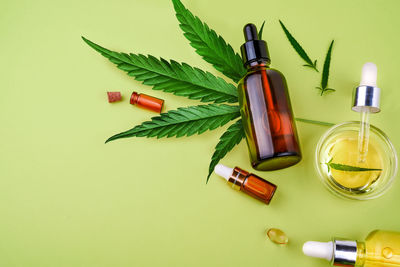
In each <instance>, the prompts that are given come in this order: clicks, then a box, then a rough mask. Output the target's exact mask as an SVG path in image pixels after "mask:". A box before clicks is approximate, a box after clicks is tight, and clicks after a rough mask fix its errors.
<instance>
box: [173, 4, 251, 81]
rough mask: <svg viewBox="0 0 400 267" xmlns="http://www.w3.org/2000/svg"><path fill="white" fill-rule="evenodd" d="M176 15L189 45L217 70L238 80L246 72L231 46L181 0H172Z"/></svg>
mask: <svg viewBox="0 0 400 267" xmlns="http://www.w3.org/2000/svg"><path fill="white" fill-rule="evenodd" d="M172 2H173V3H174V8H175V11H176V17H177V19H178V20H179V22H180V25H179V26H180V27H181V29H182V30H183V32H184V35H185V37H186V38H187V39H188V40H189V41H190V45H191V46H192V47H193V48H195V49H196V52H197V53H198V54H199V55H200V56H202V57H203V59H204V60H205V61H207V62H208V63H210V64H212V65H213V66H214V67H215V68H216V69H217V70H218V71H220V72H222V73H223V74H225V75H226V76H227V77H229V78H231V79H232V80H233V81H235V82H238V81H239V80H240V79H241V78H242V77H243V76H244V74H245V73H246V70H245V68H244V67H243V62H242V59H241V58H240V56H239V54H237V53H235V52H234V51H233V49H232V46H230V45H229V44H227V43H226V42H225V40H224V39H223V38H222V37H221V36H220V35H217V34H216V33H215V31H214V30H212V29H210V28H209V27H208V25H207V24H205V23H203V22H202V21H201V20H200V19H199V18H198V17H195V16H194V15H193V14H192V13H191V12H190V11H189V10H188V9H186V8H185V7H184V6H183V4H182V3H181V1H179V0H172Z"/></svg>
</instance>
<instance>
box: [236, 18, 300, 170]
mask: <svg viewBox="0 0 400 267" xmlns="http://www.w3.org/2000/svg"><path fill="white" fill-rule="evenodd" d="M244 34H245V38H246V43H245V44H244V45H243V46H242V47H241V51H242V57H243V61H244V66H245V67H246V69H247V73H246V75H245V76H244V77H243V78H242V79H241V80H240V82H239V85H238V90H239V91H238V95H239V104H240V112H241V115H242V122H243V128H244V131H245V134H246V141H247V146H248V149H249V154H250V160H251V164H252V166H253V167H254V168H255V169H257V170H277V169H282V168H286V167H289V166H291V165H294V164H296V163H298V162H299V161H300V160H301V152H300V146H299V140H298V136H297V130H296V125H295V123H294V117H293V112H292V108H291V104H290V99H289V93H288V89H287V85H286V80H285V77H284V76H283V75H282V73H280V72H279V71H277V70H274V69H271V68H269V64H270V59H269V55H268V51H267V46H266V43H265V41H262V40H258V35H257V29H256V27H255V26H254V25H253V24H247V25H246V26H245V28H244Z"/></svg>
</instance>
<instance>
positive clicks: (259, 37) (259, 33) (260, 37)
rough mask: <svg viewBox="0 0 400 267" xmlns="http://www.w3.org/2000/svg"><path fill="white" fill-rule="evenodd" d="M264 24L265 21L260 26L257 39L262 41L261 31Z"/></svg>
mask: <svg viewBox="0 0 400 267" xmlns="http://www.w3.org/2000/svg"><path fill="white" fill-rule="evenodd" d="M264 24H265V20H264V22H263V23H262V25H261V28H260V30H259V31H258V39H260V40H262V35H263V31H264Z"/></svg>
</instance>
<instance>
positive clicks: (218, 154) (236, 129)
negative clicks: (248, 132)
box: [207, 120, 244, 182]
mask: <svg viewBox="0 0 400 267" xmlns="http://www.w3.org/2000/svg"><path fill="white" fill-rule="evenodd" d="M243 137H244V130H243V126H242V120H238V121H237V122H235V123H234V124H232V125H231V126H229V128H228V129H227V130H226V132H225V133H224V134H223V135H222V136H221V137H220V138H219V142H218V144H217V146H216V147H215V152H214V154H213V155H212V158H211V162H210V167H209V168H208V176H207V182H208V179H210V175H211V174H212V172H213V171H214V168H215V166H216V165H217V164H218V162H219V161H220V160H221V159H222V158H223V157H225V155H226V154H227V153H228V152H229V151H231V150H232V148H234V147H235V146H236V145H238V144H239V143H240V141H242V139H243Z"/></svg>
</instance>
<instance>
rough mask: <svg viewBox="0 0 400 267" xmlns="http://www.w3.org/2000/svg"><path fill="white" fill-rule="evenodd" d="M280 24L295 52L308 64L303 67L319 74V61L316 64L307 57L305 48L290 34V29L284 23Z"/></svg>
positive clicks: (315, 61)
mask: <svg viewBox="0 0 400 267" xmlns="http://www.w3.org/2000/svg"><path fill="white" fill-rule="evenodd" d="M279 23H280V24H281V27H282V29H283V31H284V32H285V35H286V37H287V38H288V40H289V42H290V44H291V45H292V46H293V48H294V50H296V52H297V54H299V56H300V57H301V58H302V59H303V60H304V61H305V62H306V63H307V64H305V65H303V66H305V67H309V68H312V69H314V70H315V71H317V72H318V69H317V60H314V62H313V61H312V60H311V59H310V57H309V56H308V55H307V53H306V51H304V49H303V47H301V45H300V44H299V42H297V41H296V39H294V37H293V35H292V34H290V32H289V31H288V29H287V28H286V27H285V25H284V24H283V22H282V21H280V20H279Z"/></svg>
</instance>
